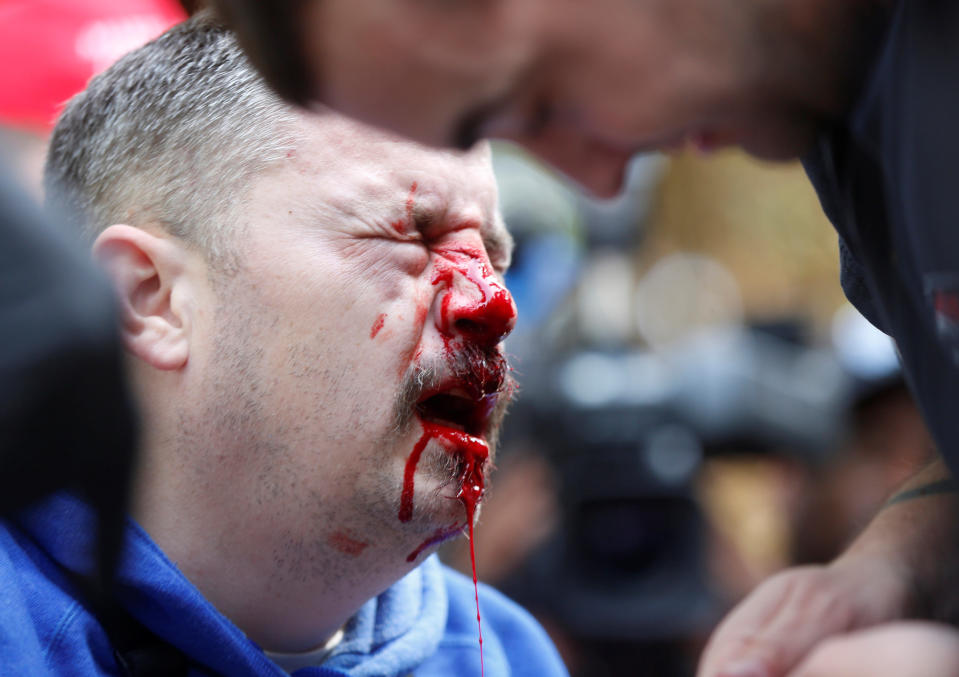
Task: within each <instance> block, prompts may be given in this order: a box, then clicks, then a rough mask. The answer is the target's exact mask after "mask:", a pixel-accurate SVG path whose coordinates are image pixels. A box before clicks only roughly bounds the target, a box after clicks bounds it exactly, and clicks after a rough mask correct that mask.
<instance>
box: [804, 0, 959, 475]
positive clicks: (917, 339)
mask: <svg viewBox="0 0 959 677" xmlns="http://www.w3.org/2000/svg"><path fill="white" fill-rule="evenodd" d="M804 164H805V166H806V170H807V172H808V173H809V175H810V178H811V179H812V181H813V184H814V185H815V186H816V189H817V191H818V193H819V197H820V200H821V202H822V205H823V208H824V210H825V211H826V214H827V215H828V216H829V218H830V219H831V220H832V222H833V224H834V225H835V227H836V230H837V231H838V232H839V236H840V255H841V264H842V285H843V289H844V291H845V293H846V295H847V296H848V297H849V299H850V301H852V303H853V304H855V305H856V306H857V307H858V308H859V310H860V311H861V312H862V313H863V314H864V315H865V316H866V317H867V318H869V320H870V321H872V322H873V323H874V324H875V325H876V326H878V327H879V328H880V329H882V330H883V331H885V332H886V333H887V334H889V335H890V336H892V337H893V338H894V339H895V341H896V344H897V346H898V348H899V351H900V355H901V358H902V363H903V368H904V372H905V374H906V379H907V381H908V382H909V384H910V387H911V388H912V390H913V393H914V395H915V397H916V399H917V402H918V404H919V407H920V408H921V410H922V412H923V415H924V417H925V419H926V422H927V424H928V425H929V427H930V430H931V432H932V434H933V436H934V438H935V440H936V442H937V444H938V446H939V449H940V452H941V454H942V456H943V457H944V458H945V459H946V461H947V462H948V464H949V466H950V468H951V469H952V472H953V474H954V475H956V476H959V223H957V217H959V3H956V2H952V1H945V0H902V1H900V2H899V3H898V6H897V7H896V8H895V11H894V14H893V16H892V18H891V21H890V26H889V29H888V32H887V34H886V37H885V39H884V42H883V45H882V47H881V49H880V51H879V52H878V56H877V59H876V62H875V65H874V68H873V71H872V74H871V76H870V77H869V79H868V80H867V82H866V85H865V87H864V89H863V91H862V94H861V96H860V98H859V101H858V103H857V104H856V106H855V108H854V109H853V111H852V113H851V114H850V115H849V116H848V117H847V118H846V121H845V124H843V125H842V126H840V127H839V128H836V129H833V130H830V131H829V132H828V133H827V134H826V135H824V137H823V138H822V139H821V140H820V141H819V144H818V145H817V147H816V148H815V149H814V150H813V152H812V153H810V155H809V156H808V157H807V158H805V159H804Z"/></svg>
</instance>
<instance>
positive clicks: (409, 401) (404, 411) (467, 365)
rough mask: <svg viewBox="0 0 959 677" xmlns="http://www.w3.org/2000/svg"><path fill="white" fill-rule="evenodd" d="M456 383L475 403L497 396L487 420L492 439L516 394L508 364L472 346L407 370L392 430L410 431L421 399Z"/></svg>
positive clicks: (499, 355)
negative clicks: (451, 381)
mask: <svg viewBox="0 0 959 677" xmlns="http://www.w3.org/2000/svg"><path fill="white" fill-rule="evenodd" d="M450 380H455V381H456V382H457V383H456V385H457V386H458V387H460V388H463V389H464V390H466V392H467V393H468V395H469V396H470V397H471V398H473V399H476V400H480V399H482V398H483V397H486V396H490V395H496V396H497V399H496V406H495V407H494V409H493V412H492V415H491V416H490V417H489V425H488V428H489V430H487V434H488V436H489V435H493V434H495V432H496V431H497V430H498V429H499V424H500V422H501V421H502V419H503V416H504V415H505V414H506V408H507V406H508V404H509V401H510V398H511V397H512V396H513V394H514V393H515V392H516V389H517V386H516V380H515V379H514V378H513V376H512V373H511V369H510V366H509V361H508V360H507V359H506V357H505V356H504V355H503V354H502V353H501V352H499V351H498V350H488V349H485V348H480V347H478V346H475V345H472V344H466V345H464V346H462V347H461V348H459V349H457V350H455V351H451V352H450V354H449V355H447V356H446V358H445V359H444V358H435V359H432V360H429V361H426V360H420V361H418V362H416V363H414V364H411V365H410V367H409V368H408V369H407V370H406V374H404V376H403V382H402V384H401V386H400V392H399V394H398V395H397V398H396V403H395V405H394V413H393V428H394V431H395V432H396V433H397V434H403V433H406V432H408V431H409V429H410V427H411V426H412V425H413V422H414V420H415V415H414V414H415V408H416V404H417V403H418V402H419V401H420V400H421V399H422V398H423V396H424V395H425V394H426V393H428V392H430V391H435V390H436V389H438V388H439V387H440V385H442V384H444V383H449V381H450Z"/></svg>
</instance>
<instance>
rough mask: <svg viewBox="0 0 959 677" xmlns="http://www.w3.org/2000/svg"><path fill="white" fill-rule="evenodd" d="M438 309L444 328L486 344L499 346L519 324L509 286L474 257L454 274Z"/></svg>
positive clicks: (467, 339) (450, 333)
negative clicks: (507, 287)
mask: <svg viewBox="0 0 959 677" xmlns="http://www.w3.org/2000/svg"><path fill="white" fill-rule="evenodd" d="M439 310H440V313H439V315H440V316H439V318H438V322H437V325H438V328H439V329H440V331H441V332H443V333H444V334H446V335H448V336H453V337H456V338H460V339H462V340H464V341H467V342H470V343H473V344H474V345H478V346H481V347H483V348H493V347H494V346H496V345H497V344H498V343H499V342H500V341H502V340H503V339H504V338H506V336H507V335H508V334H509V333H510V332H511V331H513V327H514V326H515V325H516V304H515V303H513V297H512V295H511V294H510V293H509V290H507V289H506V287H505V286H504V285H503V284H502V283H501V282H500V281H499V279H498V278H497V276H496V275H495V274H494V273H493V272H492V270H491V269H490V267H489V265H488V264H486V263H484V262H481V261H476V260H475V259H472V260H470V261H469V262H468V263H467V264H466V265H465V266H461V267H458V269H457V270H456V271H455V273H454V274H453V275H452V277H451V280H450V283H449V286H448V288H447V289H446V292H445V293H444V295H443V296H442V299H441V302H440V309H439Z"/></svg>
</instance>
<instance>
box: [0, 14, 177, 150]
mask: <svg viewBox="0 0 959 677" xmlns="http://www.w3.org/2000/svg"><path fill="white" fill-rule="evenodd" d="M185 18H186V13H185V12H184V11H183V8H182V7H181V6H180V4H179V3H178V2H177V1H176V0H0V124H3V125H10V126H15V127H23V128H27V129H32V130H34V131H37V132H41V133H44V134H45V133H46V132H49V131H50V129H51V128H52V127H53V123H54V121H55V120H56V116H57V114H59V112H60V110H61V109H62V108H63V104H64V103H66V101H67V100H68V99H69V98H70V97H71V96H73V95H74V94H76V93H77V92H79V91H80V90H82V89H83V88H84V87H86V84H87V81H89V79H90V78H91V77H93V76H94V75H96V74H97V73H99V72H101V71H103V70H104V69H106V68H107V67H109V66H110V65H111V64H112V63H114V62H115V61H116V60H117V59H119V58H120V57H121V56H123V55H124V54H126V53H128V52H130V51H131V50H133V49H136V48H137V47H139V46H141V45H143V44H144V43H146V42H148V41H149V40H152V39H153V38H155V37H156V36H158V35H160V33H162V32H163V31H165V30H166V29H167V28H169V27H170V26H172V25H173V24H175V23H178V22H180V21H182V20H183V19H185Z"/></svg>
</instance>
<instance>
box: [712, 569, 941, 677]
mask: <svg viewBox="0 0 959 677" xmlns="http://www.w3.org/2000/svg"><path fill="white" fill-rule="evenodd" d="M900 596H901V593H900V584H899V583H898V582H896V580H895V577H894V576H893V575H891V574H890V572H889V571H888V570H887V568H886V566H885V565H884V564H883V563H881V562H879V561H871V560H867V559H862V560H859V561H856V562H855V563H854V564H853V565H844V566H829V567H800V568H795V569H790V570H787V571H785V572H783V573H781V574H778V575H777V576H774V577H773V578H771V579H769V580H768V581H766V582H765V583H763V584H762V585H760V586H759V587H758V588H756V590H755V591H754V592H753V593H752V594H751V595H749V596H748V597H747V598H746V599H745V600H744V601H743V602H742V603H741V604H740V605H739V606H738V607H737V608H736V609H734V610H733V612H732V613H731V614H730V615H729V616H728V617H727V618H726V620H724V621H723V622H722V623H721V624H720V626H719V628H718V629H717V630H716V632H715V633H714V634H713V637H712V638H711V639H710V641H709V644H708V645H707V647H706V650H705V651H704V652H703V657H702V660H701V662H700V668H699V672H698V673H697V675H698V677H785V676H786V675H788V674H789V672H790V671H791V670H793V669H794V668H795V667H796V666H797V665H799V664H800V663H801V662H802V660H803V659H804V658H805V657H806V655H807V654H808V653H809V652H810V651H812V650H813V648H814V647H815V646H817V645H818V644H819V643H820V642H822V641H823V640H824V639H826V638H828V637H831V636H833V635H837V634H841V633H845V632H848V631H850V630H854V629H859V628H864V627H868V626H872V625H876V624H878V623H882V622H885V621H889V620H893V619H895V618H898V617H899V615H898V613H899V605H898V601H897V600H898V599H899V597H900ZM883 600H887V601H886V602H884V601H883ZM957 677H959V676H957Z"/></svg>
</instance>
